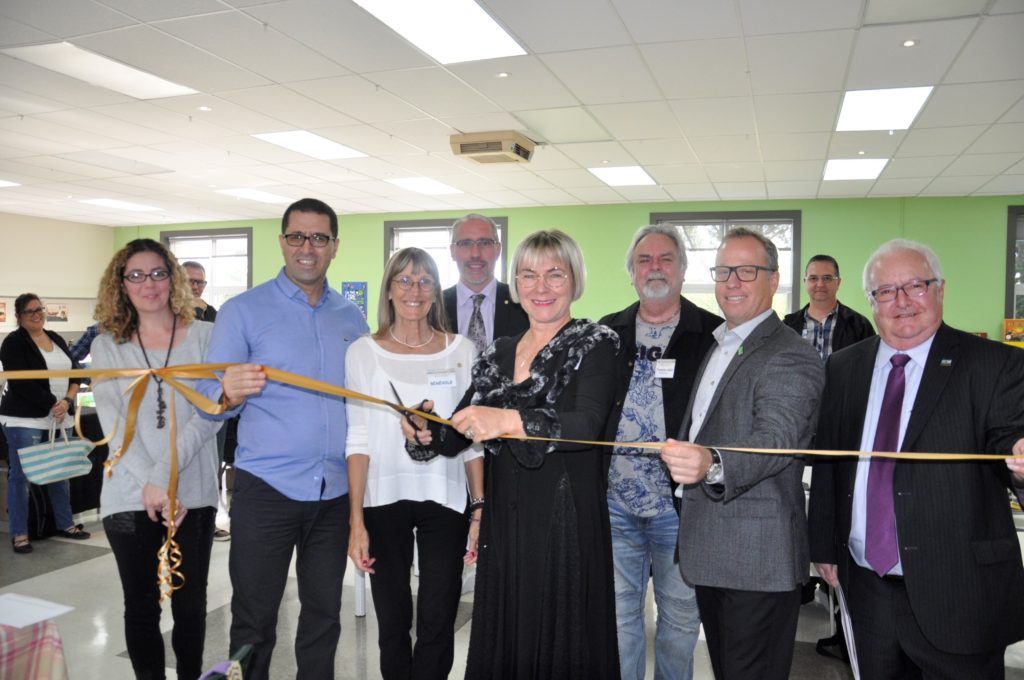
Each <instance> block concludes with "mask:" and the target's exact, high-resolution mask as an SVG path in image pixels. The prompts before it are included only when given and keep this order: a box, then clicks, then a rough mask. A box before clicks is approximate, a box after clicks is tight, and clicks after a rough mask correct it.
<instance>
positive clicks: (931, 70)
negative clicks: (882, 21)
mask: <svg viewBox="0 0 1024 680" xmlns="http://www.w3.org/2000/svg"><path fill="white" fill-rule="evenodd" d="M977 22H978V20H977V19H975V18H970V19H954V20H950V21H932V22H928V23H918V24H898V25H894V26H868V27H865V28H862V29H861V30H860V31H859V32H858V34H857V41H856V44H855V46H854V50H853V58H852V59H851V60H850V73H849V75H848V76H847V78H846V89H847V90H874V89H880V88H887V87H916V86H921V85H936V84H938V83H939V82H940V81H941V80H942V77H943V75H944V74H945V73H946V70H947V69H948V68H949V65H950V64H951V63H952V62H953V59H954V58H955V57H956V55H957V54H958V53H959V51H960V49H961V48H962V47H963V45H964V43H965V42H966V40H967V37H968V36H969V35H970V34H971V31H972V30H973V29H974V27H975V25H977ZM907 39H914V40H917V41H918V44H917V45H916V46H915V47H913V48H906V47H903V41H904V40H907Z"/></svg>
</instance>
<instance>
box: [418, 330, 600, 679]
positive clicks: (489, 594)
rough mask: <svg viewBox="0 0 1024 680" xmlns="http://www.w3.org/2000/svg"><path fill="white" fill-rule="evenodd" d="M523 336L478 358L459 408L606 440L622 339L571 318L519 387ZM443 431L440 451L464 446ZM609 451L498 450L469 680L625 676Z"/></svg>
mask: <svg viewBox="0 0 1024 680" xmlns="http://www.w3.org/2000/svg"><path fill="white" fill-rule="evenodd" d="M521 337H522V335H519V336H516V337H511V338H500V339H498V340H496V341H495V343H494V344H493V345H492V346H491V347H490V348H488V349H487V350H486V351H484V353H483V354H481V355H480V357H479V358H478V359H477V361H476V363H475V365H474V367H473V387H472V388H471V389H470V392H469V393H467V394H466V396H465V397H464V398H463V401H462V404H460V406H459V408H462V407H464V406H466V405H468V404H469V403H473V404H477V405H481V406H494V407H497V408H510V409H516V410H518V411H519V413H520V415H521V417H522V420H523V426H524V429H525V431H526V433H527V434H529V435H534V436H542V437H558V438H564V439H579V440H595V439H600V437H601V436H602V433H603V432H604V429H605V421H606V419H607V417H608V412H609V410H610V408H611V403H612V399H613V395H614V380H615V374H614V371H613V365H614V360H615V351H616V345H617V338H616V336H615V334H614V333H613V332H612V331H611V330H610V329H608V328H607V327H605V326H601V325H599V324H595V323H592V322H589V321H585V320H574V321H571V322H569V323H568V324H566V326H565V327H563V328H562V329H561V330H560V331H559V333H558V334H557V335H556V336H555V337H554V338H553V339H552V340H551V342H550V343H548V345H547V346H545V347H544V349H542V350H541V351H540V352H539V353H538V354H537V356H536V358H535V359H534V361H533V364H532V365H531V367H530V377H529V378H527V379H526V380H524V381H523V382H521V383H518V384H514V383H513V382H512V376H513V375H514V363H515V350H516V344H517V343H518V341H519V339H520V338H521ZM443 434H444V436H443V438H440V439H441V441H440V442H439V443H438V444H437V445H436V446H434V447H433V448H434V449H436V451H437V452H439V453H443V454H449V453H450V454H454V453H457V452H458V451H461V450H462V449H463V448H465V446H466V440H465V439H463V438H461V437H460V436H459V435H458V433H456V432H455V431H454V430H451V429H447V430H446V431H445V432H444V433H443ZM410 453H414V455H416V453H415V452H413V451H410ZM418 453H419V455H424V454H426V452H425V451H422V450H420V451H419V452H418ZM602 453H603V452H602V450H601V449H600V448H597V447H592V446H589V445H580V444H558V445H555V444H549V443H547V442H522V441H514V440H507V441H506V440H497V441H494V442H489V443H488V448H487V456H488V458H489V461H488V462H489V465H488V468H487V469H488V474H487V479H486V489H487V493H486V498H487V505H486V507H485V508H484V513H483V520H482V523H481V528H480V544H479V550H478V552H479V558H478V562H477V576H476V592H475V595H474V604H473V621H472V631H471V636H470V643H469V659H468V661H467V665H466V678H467V679H468V680H484V679H487V680H490V679H492V678H522V679H526V678H529V679H531V680H544V679H551V680H565V679H569V678H573V679H577V678H578V679H580V680H583V679H585V680H599V679H601V678H612V679H614V678H618V677H619V662H618V646H617V642H616V631H615V589H614V582H613V578H614V577H613V573H614V572H613V569H612V551H611V535H610V530H609V523H608V503H607V499H606V487H607V467H606V466H605V464H604V462H603V456H602ZM428 455H429V454H428Z"/></svg>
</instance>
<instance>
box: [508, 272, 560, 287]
mask: <svg viewBox="0 0 1024 680" xmlns="http://www.w3.org/2000/svg"><path fill="white" fill-rule="evenodd" d="M541 279H544V283H546V284H548V288H551V289H553V290H558V289H559V288H561V287H562V286H564V285H565V282H566V281H568V280H569V275H568V274H566V273H565V272H563V271H562V270H561V269H552V270H551V271H549V272H545V273H544V274H538V273H537V272H531V271H526V272H523V273H522V274H516V280H517V281H518V282H519V287H520V288H533V287H534V286H536V285H537V284H538V283H540V280H541Z"/></svg>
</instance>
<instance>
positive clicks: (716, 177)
mask: <svg viewBox="0 0 1024 680" xmlns="http://www.w3.org/2000/svg"><path fill="white" fill-rule="evenodd" d="M704 169H705V170H706V171H707V175H708V179H710V180H711V181H712V182H714V183H715V185H716V186H717V185H718V184H719V183H722V182H763V181H764V179H765V174H764V168H763V167H762V164H761V163H705V164H704Z"/></svg>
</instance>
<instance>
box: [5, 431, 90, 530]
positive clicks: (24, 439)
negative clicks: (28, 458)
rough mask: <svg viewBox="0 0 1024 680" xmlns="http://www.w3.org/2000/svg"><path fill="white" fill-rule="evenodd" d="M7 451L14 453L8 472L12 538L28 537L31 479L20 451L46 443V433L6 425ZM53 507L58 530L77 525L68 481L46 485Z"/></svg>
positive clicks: (11, 456)
mask: <svg viewBox="0 0 1024 680" xmlns="http://www.w3.org/2000/svg"><path fill="white" fill-rule="evenodd" d="M4 436H6V437H7V448H8V449H9V452H10V471H9V472H8V473H7V515H8V517H9V518H10V528H11V537H12V538H13V537H14V536H27V535H28V479H26V478H25V473H24V472H23V471H22V469H21V459H20V458H18V449H22V448H25V447H26V446H33V445H35V444H38V443H40V442H41V441H43V440H44V439H45V438H46V436H47V432H46V430H37V429H35V428H32V427H7V426H6V425H5V426H4ZM46 492H47V493H48V494H49V496H50V505H52V506H53V515H54V517H53V519H54V521H55V525H56V527H57V529H58V530H60V529H69V528H71V526H72V525H73V524H74V523H75V520H74V518H73V517H72V516H71V484H69V483H68V482H67V481H64V482H54V483H53V484H47V485H46Z"/></svg>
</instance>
